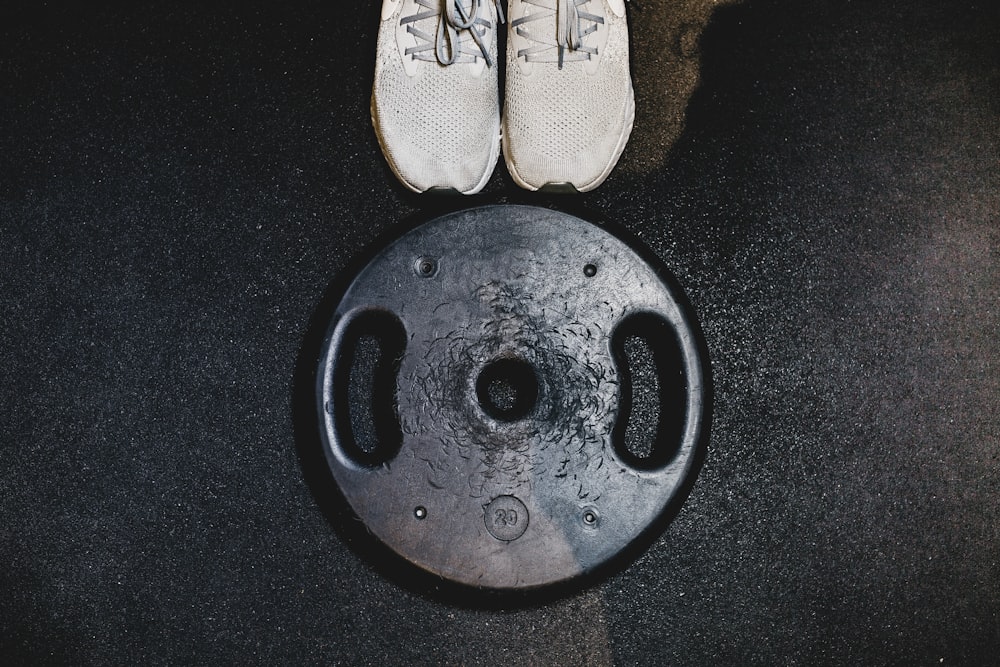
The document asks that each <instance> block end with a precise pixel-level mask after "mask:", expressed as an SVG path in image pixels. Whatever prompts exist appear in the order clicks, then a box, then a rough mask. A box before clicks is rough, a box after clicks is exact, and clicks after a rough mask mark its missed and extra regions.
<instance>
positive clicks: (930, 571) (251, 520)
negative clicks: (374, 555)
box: [0, 0, 1000, 665]
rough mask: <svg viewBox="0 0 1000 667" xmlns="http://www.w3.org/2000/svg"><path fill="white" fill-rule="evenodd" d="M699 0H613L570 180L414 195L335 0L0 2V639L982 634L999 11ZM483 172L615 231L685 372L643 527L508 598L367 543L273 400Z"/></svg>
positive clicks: (13, 642)
mask: <svg viewBox="0 0 1000 667" xmlns="http://www.w3.org/2000/svg"><path fill="white" fill-rule="evenodd" d="M698 4H699V3H696V2H688V3H676V5H675V4H672V3H669V2H658V1H653V0H643V1H642V2H641V3H638V2H634V3H632V6H631V9H630V15H631V19H632V25H633V36H634V43H635V44H636V45H638V46H642V48H643V49H644V51H643V53H642V54H639V53H637V54H635V56H634V60H635V64H636V68H635V84H636V89H637V96H638V100H639V115H638V117H637V127H636V133H635V135H634V136H635V139H634V141H633V143H632V144H630V145H629V147H628V148H627V149H626V152H625V155H624V156H623V158H622V162H621V164H620V165H619V168H618V169H617V170H616V171H615V172H614V173H613V174H612V176H611V178H609V179H608V181H607V182H606V183H605V184H604V185H603V186H602V187H601V188H599V189H598V190H597V191H595V192H593V193H590V194H587V195H582V196H576V197H562V198H560V197H536V196H532V195H530V194H529V193H524V192H521V191H519V190H518V189H517V188H516V186H514V184H513V183H512V182H511V181H510V179H509V177H508V176H507V174H506V172H505V171H504V169H503V167H502V165H501V166H500V167H499V168H498V170H497V173H496V174H495V175H494V177H493V179H492V181H491V182H490V184H489V185H488V186H487V188H486V190H485V192H484V193H483V194H482V195H481V196H477V197H474V198H471V199H444V200H435V199H427V198H421V197H416V196H412V195H410V194H408V193H406V192H405V191H404V190H403V189H402V188H401V187H400V186H399V185H397V184H396V183H395V182H394V179H393V177H392V175H391V174H390V173H389V171H388V169H387V168H386V167H385V166H384V162H383V160H382V157H381V154H380V152H379V148H378V144H377V141H376V139H375V136H374V134H373V131H372V129H371V126H370V122H369V119H368V95H369V90H370V85H371V77H372V69H373V52H374V36H375V30H376V27H377V20H378V19H377V12H378V9H377V3H375V2H371V3H335V2H325V3H318V2H294V3H283V4H282V5H281V6H280V7H279V6H277V3H257V2H241V3H204V4H203V5H202V6H200V7H198V8H188V7H185V8H177V7H174V6H172V5H171V4H169V3H156V2H138V3H117V2H115V3H77V4H75V5H73V6H68V7H62V6H60V5H52V4H50V5H47V6H44V7H43V8H41V9H33V10H31V11H30V12H27V11H21V10H15V9H11V8H4V9H0V166H2V175H0V252H2V254H0V258H2V259H0V312H2V318H0V335H2V340H3V342H4V344H3V346H2V349H0V369H2V371H3V392H2V401H3V402H2V413H0V420H2V421H0V423H2V438H3V440H2V447H3V449H2V452H0V577H2V579H0V581H2V590H3V595H2V596H0V658H2V660H3V662H4V663H5V664H23V663H32V664H34V663H61V664H67V663H72V664H134V663H180V664H184V663H197V664H204V663H209V662H221V663H235V662H245V663H267V664H274V663H324V664H330V663H341V664H377V665H386V664H428V663H429V664H465V665H473V664H487V665H494V664H495V665H500V664H567V665H582V664H595V665H600V664H623V665H627V664H656V665H663V664H680V665H693V664H707V665H708V664H710V665H717V664H759V665H775V664H802V665H814V664H844V665H846V664H901V665H932V664H933V665H937V664H945V665H948V664H952V665H986V664H995V661H996V659H997V658H996V656H997V654H998V652H1000V616H998V613H1000V521H998V519H997V506H998V494H1000V458H998V457H1000V150H998V141H1000V16H998V9H997V7H996V5H995V3H989V2H972V1H965V2H948V1H946V0H914V1H911V2H900V1H885V2H879V1H874V2H841V3H830V2H820V1H819V0H799V1H797V2H791V1H790V0H772V1H764V0H761V1H759V2H758V1H754V0H749V1H747V2H744V3H742V4H736V5H729V6H725V7H720V8H719V9H718V10H716V11H715V13H714V15H713V17H712V20H711V22H710V23H708V25H707V27H706V29H705V31H704V33H702V34H701V38H700V47H698V46H696V43H697V42H696V41H695V38H696V37H697V26H696V27H695V28H691V27H690V26H689V27H688V28H686V29H685V30H687V32H684V31H683V30H682V31H681V32H680V33H679V32H678V28H677V25H678V21H677V18H676V12H678V11H691V12H693V13H694V14H697V11H696V9H697V8H695V5H698ZM700 4H705V3H700ZM355 5H357V6H361V5H363V6H364V7H363V8H362V9H356V8H354V7H355ZM369 5H370V6H369ZM705 16H707V14H705ZM692 31H693V32H692ZM678 34H681V35H682V38H681V42H680V43H679V46H678V47H677V51H678V52H682V53H686V54H688V55H689V56H690V55H691V54H694V56H697V53H698V50H699V48H700V56H701V62H700V83H699V84H698V87H697V88H696V89H695V90H694V93H693V96H692V97H691V99H690V103H689V104H688V105H687V108H686V118H687V121H686V126H685V127H684V128H683V132H680V134H679V138H677V140H676V142H673V136H672V135H671V134H670V133H671V132H674V133H676V132H677V131H680V129H681V125H680V117H678V116H677V115H676V114H674V111H673V109H674V107H673V106H671V105H670V104H667V103H666V102H663V103H661V101H663V100H666V101H670V100H673V101H674V102H676V100H677V99H678V94H677V93H676V91H677V90H680V89H682V88H684V86H682V85H681V84H680V83H679V79H677V80H673V79H671V76H670V75H674V76H680V74H678V72H680V73H684V72H686V74H685V76H687V77H688V78H687V79H686V82H687V83H685V84H684V85H691V86H693V85H694V80H693V79H692V78H691V76H692V72H693V71H694V70H691V69H688V70H684V69H683V68H679V67H678V66H677V63H676V61H670V58H669V52H671V49H672V48H673V46H672V45H673V42H671V41H670V40H676V39H678ZM683 35H687V36H686V37H683ZM664 45H665V46H664ZM661 47H662V48H663V52H662V53H663V54H667V55H663V56H662V58H661V55H657V54H660V52H659V51H656V49H658V48H661ZM650 53H653V54H654V56H655V57H650V55H649V54H650ZM685 96H686V95H684V94H680V98H684V97H685ZM681 108H683V105H681ZM668 149H669V150H668ZM490 202H506V203H511V202H514V203H528V204H534V205H538V206H549V207H555V208H559V209H560V210H566V211H571V212H576V213H581V212H582V215H584V216H585V217H589V218H590V219H594V220H596V219H601V218H605V219H609V220H612V221H614V222H616V223H618V224H619V225H621V226H622V227H624V228H626V229H627V230H629V231H630V232H631V233H633V234H634V235H636V236H637V237H639V238H640V239H641V240H642V241H643V242H644V243H645V244H647V245H648V246H649V247H650V248H651V249H652V250H653V251H654V252H655V253H656V255H657V256H658V257H659V258H660V260H662V261H663V262H664V263H665V264H666V266H668V267H669V268H670V269H671V271H672V272H673V273H674V274H675V276H676V278H677V280H678V282H679V283H680V284H681V286H682V287H683V288H684V289H685V290H686V293H687V296H688V298H689V300H690V302H691V304H692V306H693V308H694V310H695V312H696V313H697V315H698V318H699V321H700V323H701V326H702V329H703V330H704V333H705V337H706V339H707V345H708V349H709V352H710V355H711V362H712V374H713V377H714V386H715V408H714V420H713V424H712V434H711V441H710V443H709V448H708V453H707V457H706V459H705V463H704V467H703V469H702V471H701V474H700V476H699V478H698V481H697V483H696V484H695V485H694V488H693V490H692V492H691V495H690V497H689V499H688V501H687V503H686V504H685V505H684V506H683V507H682V508H681V510H680V512H679V514H678V515H677V517H676V519H675V520H674V521H673V523H672V524H671V525H670V526H669V528H668V529H667V530H666V531H665V532H664V533H663V535H662V536H661V537H660V538H659V539H657V540H656V541H655V542H654V543H653V544H652V545H651V546H650V548H649V549H648V550H647V551H646V552H644V553H643V554H642V555H640V556H639V557H638V558H636V559H635V560H634V562H632V563H630V564H628V565H627V567H625V568H624V569H623V570H621V571H619V572H616V573H612V574H611V575H610V576H608V577H606V578H604V579H602V580H600V581H597V582H594V583H593V585H591V586H590V587H588V588H585V589H584V590H581V591H576V592H567V593H564V594H562V595H561V596H559V597H556V598H552V599H539V600H536V601H533V602H532V603H530V604H527V605H525V604H520V605H512V606H511V608H505V607H503V606H502V605H498V604H497V603H495V602H492V603H489V604H484V603H482V601H481V600H479V599H478V597H477V595H476V594H474V593H468V594H466V595H465V596H464V597H463V595H461V594H455V593H454V592H451V593H448V594H444V593H443V592H440V591H438V592H435V591H434V590H428V589H427V588H426V587H425V586H424V587H421V586H417V585H412V584H411V582H408V580H407V576H408V575H407V574H406V573H405V572H404V571H386V568H385V567H384V566H381V567H380V566H378V565H377V564H372V563H371V561H370V559H369V558H367V557H366V554H365V551H364V549H363V547H362V542H363V541H361V540H356V539H354V537H353V535H354V533H355V532H356V531H352V530H351V529H350V527H349V526H350V524H351V519H350V518H347V517H345V516H343V515H342V514H341V513H339V512H338V511H337V509H336V507H337V506H336V503H335V502H333V501H332V497H333V494H332V491H331V490H330V489H329V488H326V487H325V486H324V483H325V482H328V481H329V480H328V478H325V477H324V474H325V471H322V470H319V469H318V467H321V461H319V459H317V457H316V451H315V447H314V444H315V443H314V438H315V434H314V433H312V424H311V423H307V420H305V419H304V418H303V417H302V415H303V414H304V411H305V412H308V409H305V410H304V409H303V407H302V406H303V402H304V401H305V402H308V401H309V400H311V397H310V396H309V392H308V391H304V390H303V387H302V384H303V383H302V376H303V374H304V372H305V371H304V370H303V369H307V368H309V367H310V365H311V364H312V363H313V362H314V361H315V360H314V359H313V358H312V357H311V355H312V354H313V353H314V352H315V349H314V346H315V343H316V336H317V333H316V331H317V327H318V326H319V323H321V320H322V318H323V316H324V314H329V307H330V303H329V302H330V298H331V296H330V295H331V288H330V286H331V285H332V284H334V283H335V282H336V281H337V280H341V279H343V277H344V275H345V272H346V271H348V270H349V268H350V267H354V266H355V265H356V262H357V261H358V258H359V257H361V256H363V255H364V253H365V252H366V251H367V250H368V249H371V248H373V247H375V248H377V247H378V244H379V243H380V242H381V241H382V240H383V239H384V238H386V237H387V236H391V235H393V234H394V233H397V232H398V231H399V230H400V229H402V228H403V227H405V225H406V224H408V223H407V222H406V221H408V220H411V219H414V218H426V217H428V216H430V215H433V214H434V212H435V211H441V210H445V209H455V208H459V207H465V206H472V205H475V204H482V203H490ZM308 407H309V406H307V408H308Z"/></svg>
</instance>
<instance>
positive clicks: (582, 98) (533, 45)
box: [503, 0, 635, 192]
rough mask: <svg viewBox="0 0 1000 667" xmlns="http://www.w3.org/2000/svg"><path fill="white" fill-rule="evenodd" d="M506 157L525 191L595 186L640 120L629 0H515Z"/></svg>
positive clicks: (505, 127)
mask: <svg viewBox="0 0 1000 667" xmlns="http://www.w3.org/2000/svg"><path fill="white" fill-rule="evenodd" d="M508 24H509V33H508V34H509V39H508V41H507V91H506V98H505V100H504V112H503V116H504V118H503V149H504V159H505V160H506V162H507V168H508V170H509V171H510V174H511V176H512V177H513V179H514V180H515V181H516V182H517V184H518V185H520V186H521V187H523V188H527V189H529V190H538V189H541V188H545V189H549V190H567V191H572V190H577V191H579V192H586V191H587V190H593V189H594V188H596V187H597V186H598V185H600V184H601V183H603V182H604V179H605V178H607V176H608V174H609V173H610V172H611V170H612V169H613V168H614V166H615V164H617V162H618V158H619V157H621V154H622V151H623V150H624V149H625V144H626V143H627V142H628V137H629V134H631V132H632V123H633V121H634V119H635V101H634V94H633V91H632V78H631V75H630V73H629V40H628V24H627V22H626V19H625V0H511V1H510V7H509V10H508Z"/></svg>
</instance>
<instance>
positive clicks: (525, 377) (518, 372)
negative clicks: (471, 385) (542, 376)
mask: <svg viewBox="0 0 1000 667" xmlns="http://www.w3.org/2000/svg"><path fill="white" fill-rule="evenodd" d="M476 398H477V399H478V400H479V406H480V407H481V408H482V409H483V412H485V413H486V414H487V415H489V416H490V417H492V418H493V419H496V420H498V421H503V422H513V421H518V420H520V419H524V418H525V417H527V416H528V415H529V414H531V411H532V410H534V408H535V404H536V403H537V402H538V377H537V376H536V375H535V369H534V368H533V367H532V366H531V364H529V363H528V362H527V361H525V360H523V359H516V358H503V359H497V360H495V361H491V362H490V363H488V364H487V365H486V366H485V367H483V370H482V371H480V373H479V377H478V378H476Z"/></svg>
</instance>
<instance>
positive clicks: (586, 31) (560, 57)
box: [511, 0, 604, 69]
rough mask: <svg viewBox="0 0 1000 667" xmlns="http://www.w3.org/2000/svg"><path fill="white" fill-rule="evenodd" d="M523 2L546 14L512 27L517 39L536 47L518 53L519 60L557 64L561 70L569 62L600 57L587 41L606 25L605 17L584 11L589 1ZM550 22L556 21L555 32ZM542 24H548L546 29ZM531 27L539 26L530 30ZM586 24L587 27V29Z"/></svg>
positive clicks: (525, 18)
mask: <svg viewBox="0 0 1000 667" xmlns="http://www.w3.org/2000/svg"><path fill="white" fill-rule="evenodd" d="M523 1H524V2H525V4H529V5H534V6H536V7H539V8H541V9H542V10H543V11H538V12H532V13H530V14H528V15H526V16H523V17H521V18H519V19H515V20H514V21H513V22H512V23H511V26H512V27H513V28H514V29H515V30H516V31H517V34H518V35H520V36H521V37H523V38H525V39H526V40H528V41H529V42H532V43H533V44H532V45H531V46H528V47H525V48H523V49H518V51H517V57H518V58H524V59H525V61H527V62H549V63H551V62H556V63H559V68H560V69H562V66H563V63H564V62H566V61H574V60H590V58H591V57H593V56H596V55H597V47H596V46H590V45H588V44H585V43H584V40H585V39H587V38H588V37H589V36H590V35H592V34H594V33H595V32H597V26H598V25H599V24H603V23H604V17H603V16H600V15H598V14H592V13H590V12H587V11H584V10H583V9H581V8H582V7H583V6H584V5H586V4H587V3H589V2H590V0H523ZM551 19H555V30H554V31H553V30H552V29H551V24H550V21H551ZM540 21H544V22H545V23H546V26H545V28H547V29H545V28H543V27H542V26H541V25H540V24H538V22H540ZM529 23H535V24H536V25H535V26H530V27H528V24H529ZM584 23H586V24H587V25H586V26H584ZM536 26H537V27H536ZM542 30H544V32H542ZM553 32H554V33H555V34H553Z"/></svg>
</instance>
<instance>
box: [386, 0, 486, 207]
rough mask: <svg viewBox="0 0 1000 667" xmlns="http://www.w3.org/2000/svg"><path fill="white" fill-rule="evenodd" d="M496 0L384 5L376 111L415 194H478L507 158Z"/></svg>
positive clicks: (394, 162) (393, 158)
mask: <svg viewBox="0 0 1000 667" xmlns="http://www.w3.org/2000/svg"><path fill="white" fill-rule="evenodd" d="M498 18H499V20H500V21H502V20H503V17H502V14H501V15H500V16H499V17H498V12H497V8H496V6H495V5H494V2H493V0H383V2H382V22H381V25H380V26H379V33H378V45H377V47H376V60H375V84H374V86H373V89H372V102H371V113H372V123H373V124H374V126H375V133H376V134H377V135H378V140H379V144H380V145H381V147H382V153H383V154H384V155H385V158H386V160H388V162H389V166H390V168H391V169H392V171H393V173H394V174H396V176H397V177H398V178H399V180H400V181H402V183H403V185H405V186H406V187H408V188H409V189H411V190H413V191H414V192H425V191H427V190H430V189H440V190H455V191H457V192H461V193H462V194H474V193H476V192H479V190H481V189H482V188H483V186H485V185H486V182H487V181H488V180H489V178H490V175H491V174H492V173H493V169H494V167H495V166H496V163H497V157H498V156H499V154H500V102H499V91H498V83H497V70H498V69H499V63H498V61H497V40H496V34H497V33H496V26H497V22H498Z"/></svg>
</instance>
